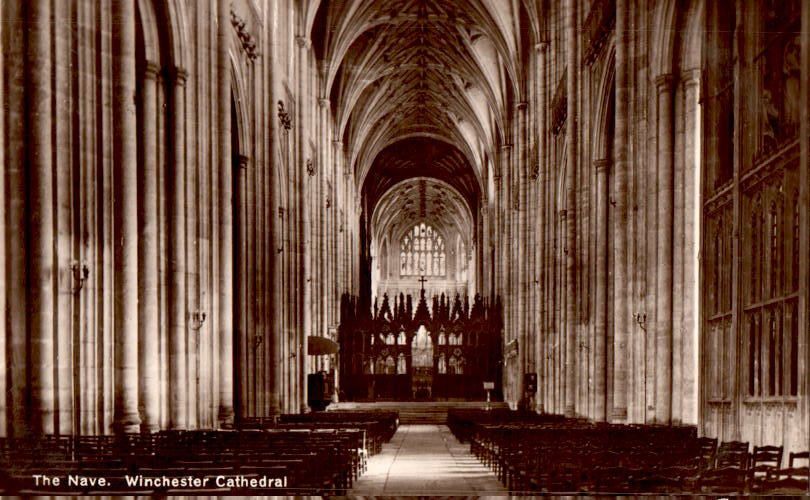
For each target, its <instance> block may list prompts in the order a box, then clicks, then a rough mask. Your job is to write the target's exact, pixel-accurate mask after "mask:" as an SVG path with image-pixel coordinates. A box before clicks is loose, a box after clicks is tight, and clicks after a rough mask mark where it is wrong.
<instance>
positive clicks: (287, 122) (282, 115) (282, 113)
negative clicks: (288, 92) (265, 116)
mask: <svg viewBox="0 0 810 500" xmlns="http://www.w3.org/2000/svg"><path fill="white" fill-rule="evenodd" d="M278 119H279V121H280V122H281V126H282V127H284V130H290V128H292V120H291V119H290V114H289V113H287V111H286V110H285V109H284V101H278Z"/></svg>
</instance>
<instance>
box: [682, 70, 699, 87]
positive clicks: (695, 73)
mask: <svg viewBox="0 0 810 500" xmlns="http://www.w3.org/2000/svg"><path fill="white" fill-rule="evenodd" d="M680 77H681V85H683V86H684V88H688V87H692V86H696V85H698V84H699V83H700V69H699V68H694V69H688V70H685V71H681V74H680Z"/></svg>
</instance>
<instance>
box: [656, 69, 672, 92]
mask: <svg viewBox="0 0 810 500" xmlns="http://www.w3.org/2000/svg"><path fill="white" fill-rule="evenodd" d="M674 82H675V77H673V76H672V73H666V74H663V75H659V76H657V77H656V78H655V88H656V89H658V93H659V94H660V93H663V92H671V91H672V84H673V83H674Z"/></svg>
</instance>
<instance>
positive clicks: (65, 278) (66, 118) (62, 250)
mask: <svg viewBox="0 0 810 500" xmlns="http://www.w3.org/2000/svg"><path fill="white" fill-rule="evenodd" d="M53 5H54V9H55V12H54V16H53V18H54V25H53V29H54V38H53V47H54V63H55V64H54V72H55V73H54V90H55V96H54V105H55V108H56V109H55V129H56V134H55V136H54V140H55V142H54V150H55V151H54V153H55V156H54V159H55V161H56V177H55V180H56V185H55V187H54V189H55V193H54V194H55V198H56V230H57V236H56V240H55V246H56V266H57V269H58V271H57V279H58V282H59V283H58V288H57V294H58V297H59V299H58V305H57V313H56V316H55V318H54V329H55V330H56V335H57V339H56V342H57V347H56V350H55V356H56V358H55V362H56V375H55V376H56V387H57V391H58V392H57V394H58V398H57V404H56V406H55V409H56V411H57V412H58V417H57V420H56V425H57V427H56V429H55V432H56V433H58V434H67V435H69V434H72V432H73V398H72V393H73V391H72V389H73V385H72V382H73V377H72V367H73V332H74V317H73V311H74V308H73V276H72V270H71V265H72V262H73V258H74V257H73V250H74V242H75V241H76V237H75V235H74V234H73V232H72V229H73V228H72V225H71V219H72V217H73V216H74V213H73V210H72V207H73V202H74V198H73V196H74V193H73V186H74V184H73V171H72V168H71V153H72V145H71V140H70V138H71V126H72V120H71V113H72V109H71V105H72V102H71V99H70V98H71V90H72V85H71V83H72V82H71V74H70V61H71V46H70V45H71V44H70V36H71V10H72V8H73V6H72V5H71V4H70V3H69V2H55V3H54V4H53ZM1 65H2V63H1V62H0V66H1ZM0 130H3V128H2V125H0ZM0 163H1V161H0ZM0 190H2V185H1V184H0ZM0 206H2V205H0ZM0 234H1V233H0ZM0 265H2V263H0ZM0 280H2V277H1V276H0ZM0 304H5V301H3V300H2V297H0ZM1 332H2V328H0V334H2V333H1ZM4 352H5V351H4V350H2V349H0V353H4ZM0 366H2V363H0ZM0 373H5V371H0ZM3 389H4V388H3V387H2V384H0V391H2V390H3ZM2 394H5V392H2ZM2 425H4V421H2V416H0V426H2ZM0 435H3V433H2V432H0Z"/></svg>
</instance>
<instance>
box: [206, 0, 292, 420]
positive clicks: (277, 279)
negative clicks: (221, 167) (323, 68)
mask: <svg viewBox="0 0 810 500" xmlns="http://www.w3.org/2000/svg"><path fill="white" fill-rule="evenodd" d="M220 9H222V11H221V15H224V14H225V11H226V10H227V9H224V8H223V7H222V6H220ZM276 16H277V12H276V9H267V17H268V21H267V26H268V36H267V41H266V45H265V58H266V61H265V67H266V79H267V82H268V84H269V86H270V88H269V90H268V92H269V94H270V104H269V105H270V113H271V114H270V118H269V120H268V122H269V127H268V134H269V136H270V151H269V156H270V161H268V162H266V163H267V164H268V166H269V170H268V174H267V175H268V180H267V182H269V183H270V186H271V188H270V193H271V194H270V197H271V199H270V202H269V205H270V212H269V213H268V217H269V219H270V221H271V222H270V224H271V227H272V232H273V235H272V245H270V248H269V249H268V252H269V253H270V255H269V258H270V267H271V272H272V281H271V283H272V286H273V290H272V292H270V293H271V297H272V298H271V301H270V310H271V318H272V320H271V324H270V328H268V334H269V335H270V336H271V337H270V338H269V339H268V341H269V343H270V352H269V353H268V357H269V360H270V363H271V365H270V377H271V380H270V397H269V399H270V401H269V405H270V412H269V415H270V416H273V415H276V414H278V413H281V412H282V408H281V404H282V398H283V385H282V383H283V378H282V377H283V373H282V363H283V359H284V358H283V338H284V333H283V332H284V302H283V298H284V294H283V293H282V289H283V279H284V257H283V255H282V253H281V252H282V248H283V246H284V236H283V233H282V230H283V222H282V216H281V200H282V197H281V189H282V186H280V185H279V175H277V174H276V172H277V171H278V170H279V169H281V168H284V166H283V165H281V163H280V162H279V158H280V157H281V156H280V151H281V141H282V140H283V139H282V137H284V136H285V131H284V130H283V126H282V125H281V123H280V119H279V117H278V114H277V106H278V101H279V95H278V90H277V85H278V72H277V71H275V68H274V64H275V63H276V60H277V55H276V50H277V49H276V38H277V31H276V22H277V20H276ZM223 45H225V44H223ZM225 47H227V45H225ZM223 56H224V57H225V62H226V63H227V53H224V54H223Z"/></svg>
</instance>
